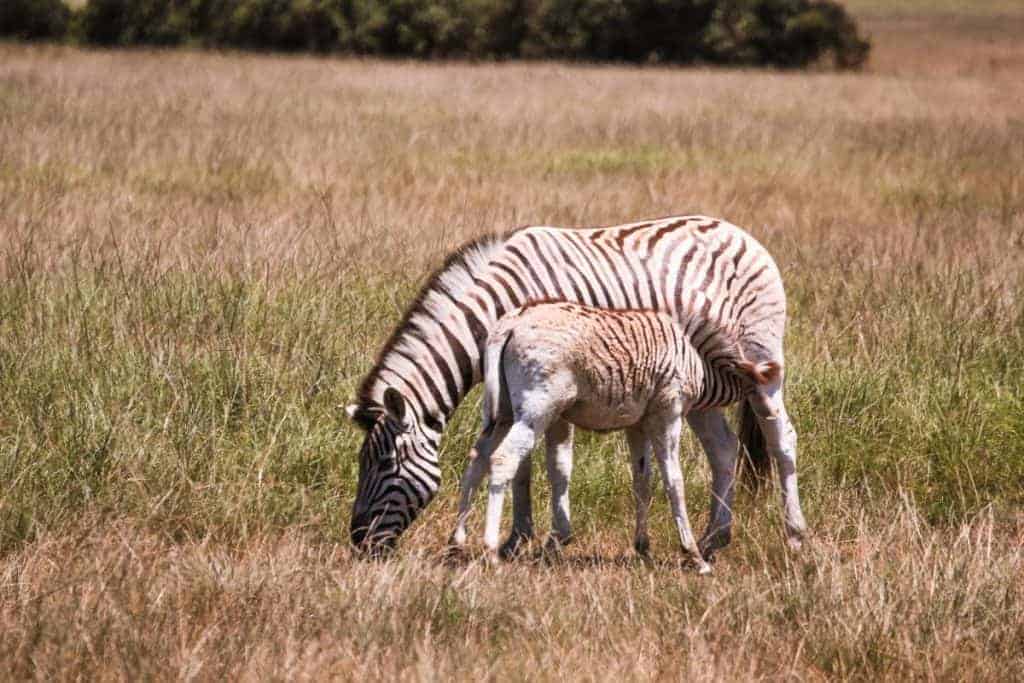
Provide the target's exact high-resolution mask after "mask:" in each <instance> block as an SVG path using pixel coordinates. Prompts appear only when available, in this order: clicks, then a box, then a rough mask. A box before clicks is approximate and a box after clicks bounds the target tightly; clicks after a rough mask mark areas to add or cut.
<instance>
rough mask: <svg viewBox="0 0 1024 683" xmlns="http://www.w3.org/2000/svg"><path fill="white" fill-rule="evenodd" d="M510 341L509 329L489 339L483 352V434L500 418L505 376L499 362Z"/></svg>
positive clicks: (492, 427)
mask: <svg viewBox="0 0 1024 683" xmlns="http://www.w3.org/2000/svg"><path fill="white" fill-rule="evenodd" d="M511 339H512V330H511V329H509V330H507V331H505V332H503V333H502V334H500V335H499V336H497V337H491V338H490V339H489V340H488V341H487V349H486V350H485V351H484V410H483V413H484V415H483V423H484V424H483V433H484V434H488V433H490V431H491V430H492V429H494V426H495V425H496V424H497V423H498V420H499V417H500V413H501V392H502V389H503V387H502V379H503V378H504V376H505V373H504V372H503V368H502V362H501V361H502V357H503V356H504V355H505V347H506V346H508V343H509V341H510V340H511Z"/></svg>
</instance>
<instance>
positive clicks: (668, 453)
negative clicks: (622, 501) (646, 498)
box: [653, 417, 711, 574]
mask: <svg viewBox="0 0 1024 683" xmlns="http://www.w3.org/2000/svg"><path fill="white" fill-rule="evenodd" d="M682 422H683V421H682V418H681V417H675V418H673V419H672V420H671V421H669V422H668V423H667V424H666V425H665V429H664V431H663V432H662V433H661V434H658V435H656V436H655V437H654V439H653V441H654V454H655V456H656V457H657V458H658V465H659V466H660V468H661V479H662V482H663V483H664V484H665V493H666V494H667V495H668V500H669V503H670V504H671V506H672V516H673V517H674V518H675V521H676V529H677V530H678V531H679V543H680V544H681V545H682V546H683V552H684V553H685V554H686V555H687V556H688V557H689V558H690V560H691V561H692V562H693V563H694V565H696V567H697V573H699V574H709V573H711V566H710V565H709V564H708V563H707V562H705V561H704V558H703V556H701V554H700V549H699V548H698V547H697V541H696V540H695V539H694V537H693V530H692V529H691V528H690V520H689V517H687V515H686V492H685V490H684V485H683V472H682V470H681V469H680V468H679V432H680V430H681V429H682Z"/></svg>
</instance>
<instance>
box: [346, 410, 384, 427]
mask: <svg viewBox="0 0 1024 683" xmlns="http://www.w3.org/2000/svg"><path fill="white" fill-rule="evenodd" d="M345 414H346V415H348V417H349V419H350V420H352V421H353V422H355V423H356V424H357V425H359V426H360V427H362V428H363V429H365V430H367V431H369V430H371V429H373V425H374V424H375V423H376V422H377V418H378V417H379V416H380V412H379V409H378V411H377V412H374V411H372V410H369V409H367V408H364V407H362V406H360V405H359V404H357V403H352V404H349V405H348V406H346V407H345Z"/></svg>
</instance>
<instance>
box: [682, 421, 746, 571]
mask: <svg viewBox="0 0 1024 683" xmlns="http://www.w3.org/2000/svg"><path fill="white" fill-rule="evenodd" d="M686 421H687V422H688V423H689V424H690V427H691V428H692V429H693V432H694V434H696V435H697V439H698V440H699V441H700V445H701V446H702V447H703V448H704V452H705V453H706V454H707V457H708V464H709V465H711V514H710V516H709V517H708V526H707V529H706V530H705V531H704V535H703V536H702V537H701V539H700V543H699V546H700V551H701V553H703V554H704V557H705V558H706V559H708V560H710V559H711V558H712V557H713V556H714V553H715V551H716V550H720V549H722V548H724V547H726V546H727V545H729V541H730V540H732V504H733V498H734V494H735V492H736V486H735V483H736V456H737V454H738V453H739V442H738V441H737V439H736V435H735V434H733V433H732V430H731V429H729V423H728V422H726V420H725V413H724V412H723V411H722V409H721V408H708V409H706V410H701V411H694V412H691V413H689V414H688V415H687V416H686Z"/></svg>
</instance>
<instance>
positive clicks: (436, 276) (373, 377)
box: [356, 231, 514, 408]
mask: <svg viewBox="0 0 1024 683" xmlns="http://www.w3.org/2000/svg"><path fill="white" fill-rule="evenodd" d="M513 232H514V231H513ZM511 234H512V232H509V233H504V234H491V235H484V236H483V237H478V238H476V239H473V240H471V241H469V242H466V243H465V244H463V245H462V246H460V247H459V248H458V249H456V250H455V251H453V252H452V253H451V254H449V255H448V257H447V258H446V259H445V261H444V263H443V264H442V265H441V266H440V267H439V268H437V269H436V270H435V271H434V272H433V273H431V274H430V276H429V277H428V278H427V282H426V284H424V285H423V287H422V288H421V289H420V291H419V293H418V294H417V295H416V298H415V299H413V301H412V303H410V304H409V306H408V307H407V308H406V309H405V314H404V315H403V316H402V320H401V321H400V322H399V323H398V325H396V326H395V328H394V330H393V331H392V332H391V335H390V336H389V337H388V340H387V341H386V342H385V343H384V346H382V347H381V350H380V352H379V353H378V354H377V358H376V360H375V361H374V364H373V368H372V369H371V370H370V372H368V373H367V374H366V376H365V377H364V378H363V381H362V382H360V384H359V389H358V391H357V392H356V402H357V404H358V405H359V406H361V407H371V408H372V407H378V406H380V405H381V401H380V397H379V394H380V392H379V391H375V389H377V385H378V382H379V380H380V374H381V371H382V369H383V368H384V367H385V364H386V362H387V360H388V357H389V356H390V355H391V352H392V351H393V350H394V349H395V348H396V347H399V346H400V345H401V344H402V342H403V339H404V337H405V335H406V333H407V332H408V331H410V329H413V328H416V327H417V326H418V325H417V323H418V322H419V321H421V320H422V321H426V320H435V319H436V318H437V312H438V308H439V306H443V305H447V304H446V303H441V302H439V299H440V300H444V301H447V302H450V300H451V298H452V297H458V296H459V295H460V294H462V293H463V292H465V291H466V290H468V289H469V288H470V287H472V286H473V285H474V284H475V282H476V279H477V277H478V275H479V273H480V271H481V270H482V269H483V268H485V267H486V266H487V264H488V263H490V261H491V259H492V258H493V256H494V254H495V253H496V252H498V251H500V250H501V249H502V247H503V246H504V245H505V242H506V240H507V239H508V238H509V237H510V236H511ZM375 394H376V395H375Z"/></svg>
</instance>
